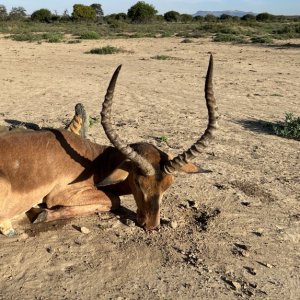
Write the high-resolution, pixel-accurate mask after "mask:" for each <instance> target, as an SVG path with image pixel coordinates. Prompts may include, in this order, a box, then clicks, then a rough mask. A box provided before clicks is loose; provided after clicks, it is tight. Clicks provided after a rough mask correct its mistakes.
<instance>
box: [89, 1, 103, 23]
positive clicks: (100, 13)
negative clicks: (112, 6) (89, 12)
mask: <svg viewBox="0 0 300 300" xmlns="http://www.w3.org/2000/svg"><path fill="white" fill-rule="evenodd" d="M90 7H92V8H93V9H94V10H95V11H96V17H97V18H99V19H101V18H103V15H104V14H103V9H102V5H101V4H99V3H94V4H92V5H90Z"/></svg>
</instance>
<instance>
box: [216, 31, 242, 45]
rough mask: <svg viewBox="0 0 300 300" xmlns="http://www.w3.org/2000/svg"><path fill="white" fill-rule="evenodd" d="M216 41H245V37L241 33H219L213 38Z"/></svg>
mask: <svg viewBox="0 0 300 300" xmlns="http://www.w3.org/2000/svg"><path fill="white" fill-rule="evenodd" d="M213 41H214V42H234V43H245V42H246V41H245V39H244V38H243V37H241V36H240V35H234V34H223V33H217V34H216V36H215V37H214V38H213Z"/></svg>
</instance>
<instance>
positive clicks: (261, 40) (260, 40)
mask: <svg viewBox="0 0 300 300" xmlns="http://www.w3.org/2000/svg"><path fill="white" fill-rule="evenodd" d="M250 40H251V42H252V43H253V44H273V39H272V38H271V37H270V36H268V35H265V36H254V37H252V38H251V39H250Z"/></svg>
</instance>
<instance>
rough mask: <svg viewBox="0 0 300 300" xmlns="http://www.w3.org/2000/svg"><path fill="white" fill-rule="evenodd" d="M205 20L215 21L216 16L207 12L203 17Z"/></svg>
mask: <svg viewBox="0 0 300 300" xmlns="http://www.w3.org/2000/svg"><path fill="white" fill-rule="evenodd" d="M204 20H205V21H206V22H216V21H217V20H218V18H217V17H216V16H215V15H211V14H208V15H206V16H205V17H204Z"/></svg>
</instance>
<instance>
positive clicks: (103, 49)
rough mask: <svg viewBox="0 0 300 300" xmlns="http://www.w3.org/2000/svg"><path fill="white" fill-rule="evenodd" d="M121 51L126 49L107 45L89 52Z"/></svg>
mask: <svg viewBox="0 0 300 300" xmlns="http://www.w3.org/2000/svg"><path fill="white" fill-rule="evenodd" d="M119 52H124V51H123V50H122V49H120V48H116V47H113V46H105V47H102V48H94V49H92V50H91V51H90V52H89V53H91V54H115V53H119Z"/></svg>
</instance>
